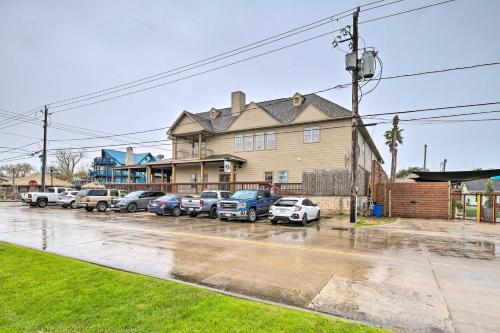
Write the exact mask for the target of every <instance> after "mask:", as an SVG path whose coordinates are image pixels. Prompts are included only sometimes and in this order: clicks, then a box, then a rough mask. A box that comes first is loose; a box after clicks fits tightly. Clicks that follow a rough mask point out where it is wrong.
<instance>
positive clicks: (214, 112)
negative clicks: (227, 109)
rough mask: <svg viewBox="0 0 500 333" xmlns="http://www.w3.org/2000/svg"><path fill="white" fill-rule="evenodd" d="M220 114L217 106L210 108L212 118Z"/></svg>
mask: <svg viewBox="0 0 500 333" xmlns="http://www.w3.org/2000/svg"><path fill="white" fill-rule="evenodd" d="M219 115H220V111H219V110H217V109H216V108H212V109H211V110H210V119H215V118H217V117H218V116H219Z"/></svg>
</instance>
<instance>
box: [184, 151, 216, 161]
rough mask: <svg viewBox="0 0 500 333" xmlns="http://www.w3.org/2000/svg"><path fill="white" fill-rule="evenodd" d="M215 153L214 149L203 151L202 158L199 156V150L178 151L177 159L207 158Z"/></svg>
mask: <svg viewBox="0 0 500 333" xmlns="http://www.w3.org/2000/svg"><path fill="white" fill-rule="evenodd" d="M213 154H214V153H213V151H212V149H202V150H201V157H200V156H199V151H198V149H190V150H177V159H179V160H188V159H194V158H205V157H209V156H212V155H213Z"/></svg>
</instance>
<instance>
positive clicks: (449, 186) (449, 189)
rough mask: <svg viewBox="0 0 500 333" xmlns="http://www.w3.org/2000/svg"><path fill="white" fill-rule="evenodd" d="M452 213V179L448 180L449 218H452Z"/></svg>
mask: <svg viewBox="0 0 500 333" xmlns="http://www.w3.org/2000/svg"><path fill="white" fill-rule="evenodd" d="M424 171H425V170H424ZM451 214H452V203H451V181H448V220H451Z"/></svg>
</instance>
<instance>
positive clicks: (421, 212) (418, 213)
mask: <svg viewBox="0 0 500 333" xmlns="http://www.w3.org/2000/svg"><path fill="white" fill-rule="evenodd" d="M389 191H390V193H391V205H390V206H391V207H390V208H391V215H392V217H418V218H441V219H447V218H448V207H449V201H448V200H449V191H450V189H449V185H448V183H447V182H422V183H379V184H377V186H376V193H375V200H374V201H375V202H376V203H379V204H383V205H384V214H385V216H389Z"/></svg>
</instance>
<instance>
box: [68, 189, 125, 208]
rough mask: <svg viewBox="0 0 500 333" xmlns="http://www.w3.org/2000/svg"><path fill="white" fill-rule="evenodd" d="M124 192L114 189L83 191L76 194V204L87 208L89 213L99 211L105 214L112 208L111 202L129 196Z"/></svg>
mask: <svg viewBox="0 0 500 333" xmlns="http://www.w3.org/2000/svg"><path fill="white" fill-rule="evenodd" d="M127 194H128V193H127V191H124V190H112V189H89V190H81V191H79V192H78V193H77V194H76V200H75V202H76V204H77V205H79V206H83V207H85V210H86V211H87V212H91V211H93V210H94V208H95V209H97V210H98V211H99V212H104V211H106V209H108V208H109V207H110V206H111V200H113V199H115V198H121V197H124V196H125V195H127Z"/></svg>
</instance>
